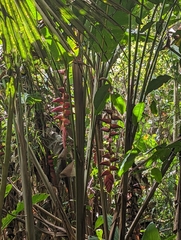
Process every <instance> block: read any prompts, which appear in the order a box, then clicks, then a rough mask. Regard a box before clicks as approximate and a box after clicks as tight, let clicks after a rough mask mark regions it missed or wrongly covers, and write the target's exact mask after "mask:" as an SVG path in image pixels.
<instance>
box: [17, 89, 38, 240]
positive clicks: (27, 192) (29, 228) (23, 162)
mask: <svg viewBox="0 0 181 240" xmlns="http://www.w3.org/2000/svg"><path fill="white" fill-rule="evenodd" d="M21 107H22V104H21V94H20V89H19V94H18V100H17V102H16V108H15V111H16V124H15V131H16V135H17V140H18V144H17V147H18V152H19V164H20V175H21V180H22V188H23V202H24V209H25V223H26V232H27V239H28V240H34V239H35V230H34V217H33V211H32V192H31V182H30V174H29V170H28V163H27V146H26V141H24V139H25V136H24V122H23V118H22V116H23V113H22V109H21Z"/></svg>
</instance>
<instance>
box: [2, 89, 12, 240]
mask: <svg viewBox="0 0 181 240" xmlns="http://www.w3.org/2000/svg"><path fill="white" fill-rule="evenodd" d="M8 101H9V103H8V121H7V130H6V141H5V156H4V161H3V162H2V177H1V183H0V239H1V237H2V234H1V226H2V208H3V204H4V195H5V191H6V182H7V177H8V169H9V163H10V159H11V137H12V125H13V115H14V94H12V93H11V92H10V95H9V97H8Z"/></svg>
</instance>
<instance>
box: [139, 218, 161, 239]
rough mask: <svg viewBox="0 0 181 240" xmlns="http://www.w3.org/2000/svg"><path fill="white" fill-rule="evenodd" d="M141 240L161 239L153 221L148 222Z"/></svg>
mask: <svg viewBox="0 0 181 240" xmlns="http://www.w3.org/2000/svg"><path fill="white" fill-rule="evenodd" d="M142 240H161V238H160V235H159V232H158V230H157V228H156V226H155V224H154V223H152V222H151V223H150V224H149V225H148V227H147V228H146V231H145V232H144V235H143V237H142Z"/></svg>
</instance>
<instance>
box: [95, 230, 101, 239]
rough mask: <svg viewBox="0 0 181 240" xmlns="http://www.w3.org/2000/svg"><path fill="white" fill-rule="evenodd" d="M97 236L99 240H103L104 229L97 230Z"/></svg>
mask: <svg viewBox="0 0 181 240" xmlns="http://www.w3.org/2000/svg"><path fill="white" fill-rule="evenodd" d="M96 235H97V236H98V239H99V240H102V235H103V230H102V229H97V230H96Z"/></svg>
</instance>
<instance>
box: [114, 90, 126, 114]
mask: <svg viewBox="0 0 181 240" xmlns="http://www.w3.org/2000/svg"><path fill="white" fill-rule="evenodd" d="M111 100H112V103H113V104H114V106H115V108H116V109H117V110H118V112H120V113H121V114H124V113H125V111H126V102H125V100H124V99H123V98H122V97H121V96H120V95H119V94H118V93H113V94H112V95H111Z"/></svg>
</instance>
